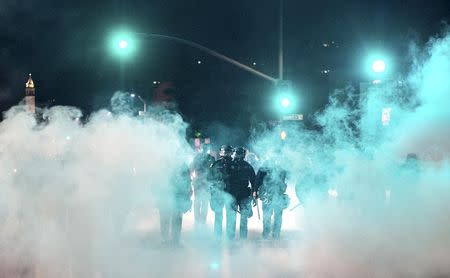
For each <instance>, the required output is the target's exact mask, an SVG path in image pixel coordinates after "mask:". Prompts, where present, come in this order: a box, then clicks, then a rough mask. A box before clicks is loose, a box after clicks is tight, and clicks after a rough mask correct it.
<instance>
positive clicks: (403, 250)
mask: <svg viewBox="0 0 450 278" xmlns="http://www.w3.org/2000/svg"><path fill="white" fill-rule="evenodd" d="M414 57H424V58H423V60H422V61H420V62H418V61H417V60H416V61H415V64H414V66H415V67H414V68H413V70H412V72H411V73H410V74H409V76H408V77H407V78H404V79H396V80H394V79H391V80H385V81H384V82H382V83H380V84H374V85H373V86H372V87H369V89H368V90H367V91H363V92H360V93H359V94H358V93H357V91H356V90H354V89H353V88H345V89H344V90H336V91H335V92H334V93H333V94H332V95H331V97H330V102H329V105H328V107H327V108H326V109H325V110H324V111H323V112H322V113H320V114H317V115H316V120H317V123H318V124H319V125H320V127H321V130H320V131H317V132H316V131H308V130H302V129H300V128H299V129H298V130H297V131H294V130H289V134H290V136H289V138H287V139H286V140H279V139H278V140H277V136H278V134H279V130H273V131H268V132H267V133H266V134H264V136H262V137H260V138H258V139H257V140H255V141H254V142H253V144H252V146H253V149H254V150H255V152H257V153H259V154H260V155H261V156H262V157H264V156H265V157H266V159H267V163H269V165H270V164H273V162H274V161H278V162H281V164H282V167H283V168H284V169H286V170H287V171H288V172H289V176H290V182H291V186H292V187H294V188H295V192H296V193H297V195H298V197H299V199H300V203H301V204H302V209H303V211H302V213H303V214H302V215H303V227H304V229H303V231H302V240H300V241H298V246H296V247H295V248H298V249H297V251H298V255H297V256H296V258H297V259H296V260H297V262H298V265H299V268H298V271H299V273H302V274H304V275H305V277H445V276H448V275H450V267H449V266H448V264H447V262H446V259H445V258H446V257H447V256H448V255H450V251H449V250H450V238H449V237H448V234H449V232H450V222H449V221H448V215H447V213H445V212H446V211H448V210H449V209H450V205H449V204H450V167H449V157H450V109H449V108H448V107H449V105H450V79H449V78H448V76H449V75H450V36H449V34H448V33H447V34H446V36H443V37H441V38H436V39H432V40H430V42H429V44H428V45H427V48H426V49H425V50H424V53H414ZM386 107H389V108H390V122H389V125H385V124H383V122H382V118H381V114H382V111H383V109H384V108H386Z"/></svg>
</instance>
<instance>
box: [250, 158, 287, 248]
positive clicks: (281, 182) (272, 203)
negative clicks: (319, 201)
mask: <svg viewBox="0 0 450 278" xmlns="http://www.w3.org/2000/svg"><path fill="white" fill-rule="evenodd" d="M286 175H287V173H286V171H285V170H283V169H281V168H280V167H278V166H263V167H261V168H260V169H259V170H258V173H257V174H256V187H257V190H258V191H257V194H258V197H259V198H260V199H261V202H262V211H263V233H262V236H263V238H264V239H267V238H269V237H270V234H272V237H273V238H275V239H278V238H279V237H280V232H281V225H282V221H283V210H284V209H286V208H287V207H288V206H289V201H290V200H289V196H288V195H287V194H286V188H287V184H286ZM272 217H273V226H272Z"/></svg>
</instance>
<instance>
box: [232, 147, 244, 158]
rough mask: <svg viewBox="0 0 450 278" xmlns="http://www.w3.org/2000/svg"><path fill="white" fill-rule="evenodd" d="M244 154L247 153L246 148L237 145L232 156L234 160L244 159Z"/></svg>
mask: <svg viewBox="0 0 450 278" xmlns="http://www.w3.org/2000/svg"><path fill="white" fill-rule="evenodd" d="M246 154H247V150H246V149H244V148H242V147H238V148H235V149H234V151H233V158H234V159H236V160H244V158H245V155H246Z"/></svg>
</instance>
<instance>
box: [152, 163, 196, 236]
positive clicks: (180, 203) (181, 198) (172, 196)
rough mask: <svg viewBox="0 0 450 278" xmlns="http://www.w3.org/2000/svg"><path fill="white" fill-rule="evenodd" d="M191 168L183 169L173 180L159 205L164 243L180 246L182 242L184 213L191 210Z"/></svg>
mask: <svg viewBox="0 0 450 278" xmlns="http://www.w3.org/2000/svg"><path fill="white" fill-rule="evenodd" d="M190 181H191V180H190V173H189V168H186V169H181V170H179V171H177V172H176V173H175V175H174V176H173V177H172V179H171V184H170V188H168V190H166V191H165V192H164V193H165V194H166V195H167V196H165V197H167V199H166V198H164V201H163V202H161V203H160V205H159V217H160V225H161V235H162V238H163V240H164V242H167V243H173V244H178V243H179V240H180V234H181V227H182V221H183V213H186V212H187V211H189V210H190V209H191V206H192V202H191V195H192V189H191V182H190Z"/></svg>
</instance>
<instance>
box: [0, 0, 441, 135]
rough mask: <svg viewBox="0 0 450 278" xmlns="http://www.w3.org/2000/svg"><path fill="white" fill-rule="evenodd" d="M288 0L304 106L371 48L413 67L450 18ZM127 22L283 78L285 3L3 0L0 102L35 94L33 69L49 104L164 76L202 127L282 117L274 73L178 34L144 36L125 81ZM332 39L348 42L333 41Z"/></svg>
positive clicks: (389, 3) (290, 53) (289, 75)
mask: <svg viewBox="0 0 450 278" xmlns="http://www.w3.org/2000/svg"><path fill="white" fill-rule="evenodd" d="M284 2H285V21H284V23H285V25H284V27H285V40H284V43H285V78H286V79H290V80H292V81H293V83H294V84H295V86H296V88H297V94H298V97H299V99H300V100H301V106H300V108H299V111H298V112H300V113H304V114H305V115H310V114H312V113H313V112H315V111H317V110H318V109H321V108H323V106H324V105H325V103H326V100H327V97H328V95H329V93H330V91H331V90H332V88H334V87H336V86H344V85H346V84H350V83H352V82H353V83H354V82H358V81H360V80H361V79H362V78H363V77H362V76H361V64H362V60H363V59H364V57H365V56H367V55H368V53H369V52H370V51H371V50H372V49H375V48H377V49H383V50H384V51H386V52H388V53H390V54H391V55H392V56H393V57H395V59H396V62H397V66H396V68H397V70H398V71H399V72H401V71H405V70H406V66H405V65H406V64H404V63H403V62H404V61H405V60H406V55H404V54H405V53H406V52H407V49H408V45H409V43H410V42H411V41H415V42H417V43H419V44H424V43H425V42H426V41H427V39H428V38H429V37H430V36H434V35H437V34H439V32H441V31H442V30H443V27H444V24H443V22H444V21H445V20H447V21H448V20H449V19H450V1H449V0H433V1H425V0H424V1H418V0H410V1H406V0H403V1H400V0H386V1H295V0H284ZM119 28H127V29H129V30H134V31H136V32H146V33H150V32H152V33H159V34H168V35H174V36H178V37H181V38H184V39H188V40H192V41H195V42H197V43H200V44H202V45H204V46H207V47H209V48H212V49H214V50H217V51H218V52H220V53H223V54H225V55H228V56H230V57H232V58H235V59H236V60H238V61H240V62H242V63H245V64H247V65H252V64H253V62H255V63H256V66H255V68H256V69H258V70H260V71H262V72H264V73H267V74H269V75H271V76H275V77H276V75H277V71H278V70H277V63H278V62H277V57H278V56H277V55H278V1H275V0H271V1H269V0H258V1H256V0H254V1H238V0H230V1H211V0H189V1H181V0H179V1H174V0H165V1H151V0H147V1H142V0H141V1H137V0H127V1H123V0H111V1H102V0H96V1H84V0H83V1H50V0H39V1H37V0H1V1H0V61H1V62H0V109H1V111H5V110H6V109H8V108H9V107H11V106H12V105H14V104H17V103H18V102H19V101H20V100H21V99H22V98H23V97H24V84H25V82H26V79H27V74H28V73H30V72H31V73H32V74H33V79H34V80H35V83H36V86H37V89H36V96H37V102H38V103H41V104H42V105H55V104H56V105H72V106H77V107H80V108H81V109H82V110H83V111H84V112H85V113H87V114H88V113H89V112H91V111H93V110H96V109H99V108H103V107H108V106H109V99H110V98H111V96H112V94H113V93H114V92H115V91H116V90H119V89H121V87H123V88H122V89H125V90H131V89H133V90H134V91H135V92H137V93H139V94H140V95H142V96H143V97H144V98H146V99H148V100H150V99H151V93H152V92H153V91H154V89H155V86H154V85H153V81H154V80H157V81H171V82H173V83H174V84H175V86H176V92H177V94H178V95H179V99H178V101H179V104H180V105H179V106H180V110H181V113H182V114H183V115H184V117H185V118H186V120H187V121H189V122H190V123H194V124H195V125H199V126H208V125H211V124H217V123H220V124H224V125H226V126H228V127H230V128H243V129H246V128H248V127H249V125H250V123H251V122H254V121H256V122H258V121H261V120H269V119H271V118H273V117H274V114H273V112H272V109H271V99H272V97H273V88H272V84H271V83H270V82H268V81H267V80H264V79H261V78H260V77H257V76H254V75H252V74H250V73H247V72H245V71H243V70H241V69H239V68H236V67H234V66H232V65H229V64H226V63H224V62H222V61H220V60H218V59H216V58H214V57H210V56H208V55H206V54H204V53H202V52H200V51H199V50H196V49H193V48H189V47H187V46H183V45H180V44H176V43H174V42H170V41H161V40H142V41H139V47H138V50H137V52H136V53H135V55H134V56H133V57H131V58H130V59H128V60H126V61H123V62H122V70H123V81H122V82H123V83H121V78H120V73H121V62H120V61H119V59H118V58H117V57H116V56H114V55H112V54H111V53H110V52H109V51H108V48H107V40H108V35H109V34H110V33H111V32H113V31H114V30H116V29H119ZM332 41H334V42H335V45H338V46H339V48H337V47H328V48H325V47H323V43H331V42H332ZM198 60H200V61H202V63H201V64H198V63H197V61H198ZM324 69H330V70H331V72H330V74H328V75H324V74H322V73H321V70H324ZM137 105H139V104H137Z"/></svg>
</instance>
